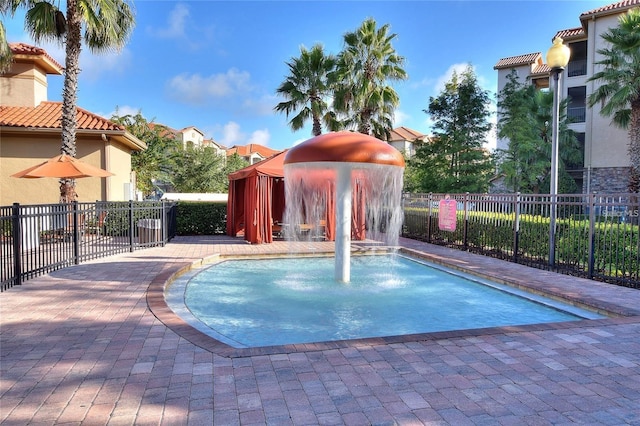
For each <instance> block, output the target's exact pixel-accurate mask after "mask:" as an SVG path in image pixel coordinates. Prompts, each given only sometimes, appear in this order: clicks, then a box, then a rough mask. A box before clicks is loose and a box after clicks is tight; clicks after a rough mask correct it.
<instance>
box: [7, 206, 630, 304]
mask: <svg viewBox="0 0 640 426" xmlns="http://www.w3.org/2000/svg"><path fill="white" fill-rule="evenodd" d="M445 200H446V201H445ZM552 206H555V210H556V215H557V220H556V227H555V234H554V238H553V239H551V238H550V235H551V227H550V212H551V210H552ZM403 208H404V225H403V230H402V234H403V236H405V237H408V238H413V239H418V240H422V241H427V242H429V243H432V244H439V245H445V246H449V247H453V248H457V249H462V250H468V251H471V252H476V253H479V254H483V255H487V256H492V257H496V258H499V259H504V260H509V261H512V262H517V263H521V264H525V265H528V266H533V267H537V268H542V269H548V270H553V271H556V272H561V273H565V274H571V275H576V276H582V277H586V278H590V279H597V280H600V281H605V282H610V283H615V284H618V285H623V286H627V287H632V288H640V226H639V225H638V223H639V219H640V218H639V213H640V198H639V197H638V195H637V194H611V195H598V194H577V195H558V196H557V198H556V201H555V202H553V201H552V198H551V196H550V195H548V194H542V195H530V194H527V195H524V194H452V195H447V194H405V196H404V197H403ZM176 210H177V209H176V204H175V203H167V202H95V203H72V204H67V205H64V204H44V205H28V206H22V205H19V204H14V205H13V206H7V207H0V279H1V282H0V290H2V291H4V290H6V289H7V288H9V287H11V286H13V285H19V284H21V283H22V282H23V281H25V280H28V279H29V278H32V277H35V276H38V275H42V274H46V273H48V272H51V271H54V270H56V269H60V268H64V267H66V266H70V265H74V264H79V263H81V262H83V261H87V260H90V259H96V258H100V257H104V256H109V255H113V254H117V253H123V252H131V251H134V250H137V249H140V248H145V247H153V246H156V245H164V244H165V243H166V242H168V241H169V240H170V239H171V238H173V237H174V236H175V235H176V229H177V226H176V223H177V221H176ZM552 240H553V241H555V244H554V246H553V247H550V243H549V242H550V241H552ZM552 250H553V252H552ZM551 254H553V256H552V255H551ZM550 259H551V261H550Z"/></svg>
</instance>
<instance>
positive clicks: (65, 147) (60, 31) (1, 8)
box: [0, 0, 135, 202]
mask: <svg viewBox="0 0 640 426" xmlns="http://www.w3.org/2000/svg"><path fill="white" fill-rule="evenodd" d="M66 3H67V9H66V16H65V14H64V13H63V12H62V11H61V10H60V9H58V7H57V4H58V2H57V1H52V2H49V1H46V0H43V1H37V0H0V13H2V14H3V15H4V14H10V15H11V16H13V15H14V14H15V12H16V11H17V10H18V9H19V8H26V9H27V13H26V16H25V27H26V28H27V30H28V31H29V32H30V33H31V36H32V37H33V39H34V40H35V42H36V43H39V42H41V41H44V40H51V41H58V42H64V43H65V74H64V88H63V91H62V120H61V127H62V142H61V147H60V151H61V153H63V154H68V155H71V156H73V157H75V155H76V127H77V119H76V103H77V91H78V75H79V74H80V66H79V62H80V61H79V60H80V51H81V49H82V41H83V38H84V43H85V44H86V45H87V46H88V47H89V49H90V50H91V51H93V52H102V51H108V50H110V49H119V48H122V47H123V46H124V45H125V43H126V41H127V40H128V38H129V35H130V34H131V32H132V31H133V27H134V25H135V18H134V16H133V9H132V7H131V6H130V5H129V3H127V2H126V1H123V0H67V2H66ZM83 30H84V37H83ZM7 42H8V41H7V40H6V36H5V33H4V29H2V31H0V46H2V47H0V53H1V52H5V46H7ZM75 198H76V193H75V181H74V180H73V179H67V180H62V181H61V185H60V200H61V201H63V202H69V201H73V200H75Z"/></svg>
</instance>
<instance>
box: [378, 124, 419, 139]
mask: <svg viewBox="0 0 640 426" xmlns="http://www.w3.org/2000/svg"><path fill="white" fill-rule="evenodd" d="M425 136H426V135H425V134H423V133H420V132H418V131H416V130H413V129H410V128H408V127H404V126H401V127H396V128H395V129H392V130H391V131H390V132H389V138H388V139H387V142H395V141H414V140H416V139H423V138H424V137H425Z"/></svg>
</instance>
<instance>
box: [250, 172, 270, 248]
mask: <svg viewBox="0 0 640 426" xmlns="http://www.w3.org/2000/svg"><path fill="white" fill-rule="evenodd" d="M272 188H273V184H272V179H271V178H270V177H269V176H263V175H258V176H250V177H248V178H247V179H246V185H245V192H244V193H245V197H244V203H245V209H244V210H245V213H244V216H245V227H244V238H245V240H247V241H249V242H250V243H252V244H262V243H270V242H273V236H272V230H273V219H272V217H271V211H272V198H271V191H272Z"/></svg>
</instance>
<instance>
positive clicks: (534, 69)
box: [494, 0, 640, 193]
mask: <svg viewBox="0 0 640 426" xmlns="http://www.w3.org/2000/svg"><path fill="white" fill-rule="evenodd" d="M634 7H640V0H624V1H619V2H616V3H612V4H609V5H607V6H603V7H600V8H597V9H593V10H588V11H585V12H583V13H582V14H581V15H580V16H579V17H578V20H579V23H580V26H578V27H575V28H568V29H560V30H559V31H558V32H557V33H556V34H553V35H551V36H552V37H551V38H550V42H549V47H550V46H551V40H552V39H554V38H555V37H561V38H562V39H563V41H564V43H565V44H566V45H568V46H569V49H570V50H571V59H570V60H569V64H568V66H567V67H566V69H565V70H564V72H563V74H562V86H561V87H560V93H561V96H562V98H567V97H568V98H569V105H568V109H567V116H568V117H569V118H570V119H571V120H572V123H571V124H570V125H569V127H570V128H571V129H572V130H574V131H575V132H576V134H577V137H578V140H579V141H580V144H581V147H582V151H583V161H582V162H581V163H579V164H569V165H567V170H568V172H569V173H570V174H571V175H572V177H573V178H574V179H575V180H576V183H577V184H578V187H582V191H583V192H585V193H589V192H598V193H606V192H608V193H613V192H627V191H628V188H627V185H628V181H629V170H630V160H629V154H628V150H627V148H628V143H629V136H628V131H627V130H624V129H621V128H619V127H617V126H615V125H614V124H612V123H611V117H605V116H602V115H600V109H601V105H595V106H594V107H593V108H590V107H588V106H587V99H588V97H589V95H590V94H591V93H593V92H594V90H595V89H596V88H597V85H598V82H597V81H596V82H593V81H588V80H589V78H590V77H592V76H593V75H594V74H595V73H596V72H598V71H599V66H598V65H596V62H598V61H600V60H601V59H602V58H601V55H599V54H598V53H597V51H598V50H599V49H603V48H605V47H607V43H606V42H605V41H604V40H603V39H602V37H601V35H602V34H603V33H604V32H606V31H608V30H609V29H610V28H614V27H616V26H617V25H618V18H619V16H620V15H621V14H623V13H626V12H627V11H628V10H629V9H631V8H634ZM545 54H546V52H544V53H542V52H533V53H528V54H523V55H518V56H511V57H507V58H503V59H500V60H499V61H498V63H497V64H496V65H495V67H494V68H495V69H496V70H497V71H498V92H500V91H502V89H503V88H504V86H505V84H506V83H507V76H508V75H509V73H510V72H511V70H516V72H517V74H518V78H519V80H520V81H522V82H524V81H526V80H527V79H529V81H531V83H532V84H535V85H536V87H539V88H541V89H545V88H548V87H549V72H550V69H549V67H548V66H547V65H546V64H545V63H544V59H543V58H544V56H543V55H545ZM498 114H499V112H498ZM508 143H509V141H508V140H504V139H499V140H498V143H497V148H498V149H506V148H507V147H508Z"/></svg>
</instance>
